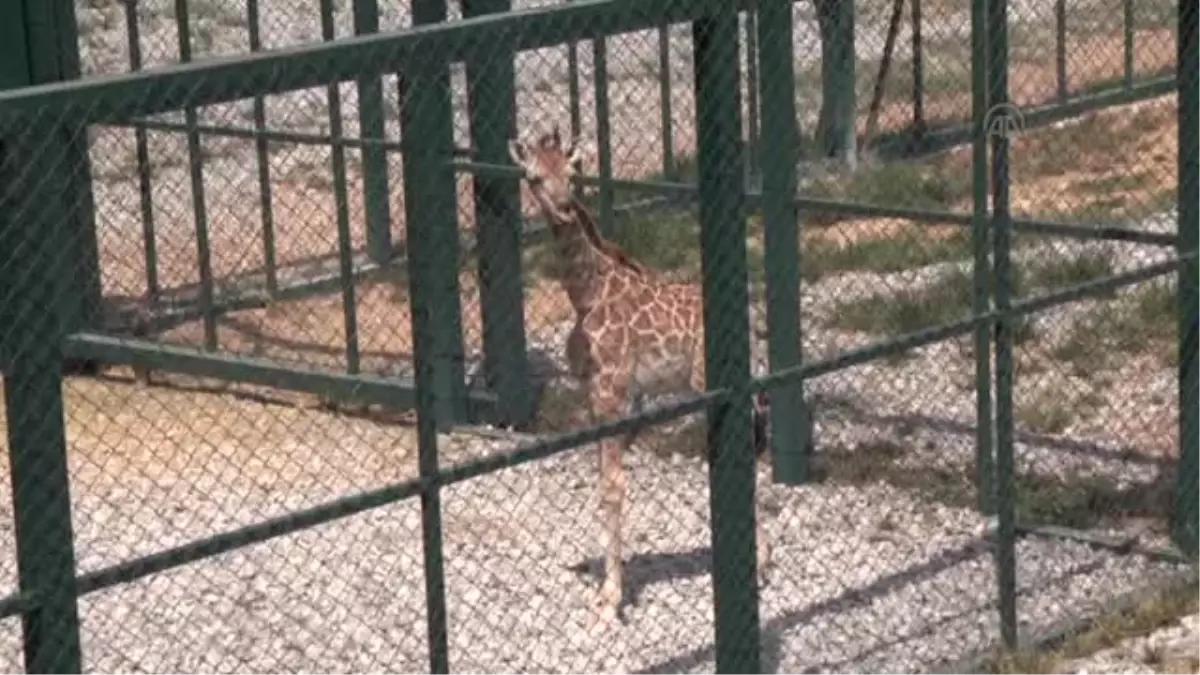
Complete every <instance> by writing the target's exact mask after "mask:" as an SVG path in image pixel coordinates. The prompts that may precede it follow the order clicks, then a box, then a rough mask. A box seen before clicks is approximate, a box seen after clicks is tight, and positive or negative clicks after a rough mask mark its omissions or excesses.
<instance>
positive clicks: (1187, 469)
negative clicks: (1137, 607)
mask: <svg viewBox="0 0 1200 675" xmlns="http://www.w3.org/2000/svg"><path fill="white" fill-rule="evenodd" d="M1198 23H1200V9H1197V7H1196V3H1195V2H1180V3H1179V16H1178V32H1177V33H1176V36H1177V37H1176V38H1175V39H1176V49H1177V50H1178V54H1177V60H1176V67H1177V68H1178V73H1179V75H1178V77H1177V78H1176V82H1177V84H1178V88H1179V112H1178V115H1179V126H1178V131H1177V133H1178V134H1179V155H1178V164H1179V194H1178V204H1177V208H1178V214H1179V243H1178V251H1179V253H1180V254H1181V255H1182V254H1187V253H1192V254H1194V253H1195V252H1196V250H1197V249H1198V248H1200V203H1198V202H1197V200H1196V194H1197V193H1198V192H1200V159H1197V157H1196V128H1197V125H1200V93H1198V88H1200V87H1198V85H1197V79H1198V78H1200V67H1198V65H1197V58H1200V46H1198V43H1200V40H1198V32H1200V31H1198V29H1197V24H1198ZM1198 276H1200V265H1197V263H1196V259H1195V258H1192V259H1190V260H1188V261H1187V262H1184V263H1183V264H1182V265H1180V266H1179V277H1178V280H1177V285H1178V287H1179V473H1178V474H1177V477H1176V481H1177V484H1176V486H1175V503H1174V508H1173V509H1172V521H1171V539H1172V541H1173V542H1174V543H1175V545H1176V546H1178V547H1179V549H1180V550H1182V551H1184V552H1186V553H1187V554H1189V555H1191V556H1193V557H1195V556H1197V555H1200V544H1198V541H1200V537H1197V528H1198V527H1200V523H1198V522H1197V521H1198V520H1200V492H1198V491H1197V484H1196V483H1197V477H1196V476H1197V473H1200V451H1198V450H1197V445H1198V444H1200V429H1198V420H1197V409H1196V406H1197V401H1200V386H1198V385H1197V382H1198V381H1200V378H1198V377H1197V372H1196V371H1197V369H1196V351H1197V335H1196V333H1197V320H1198V317H1197V314H1198V306H1200V290H1198V288H1197V283H1198V280H1197V277H1198Z"/></svg>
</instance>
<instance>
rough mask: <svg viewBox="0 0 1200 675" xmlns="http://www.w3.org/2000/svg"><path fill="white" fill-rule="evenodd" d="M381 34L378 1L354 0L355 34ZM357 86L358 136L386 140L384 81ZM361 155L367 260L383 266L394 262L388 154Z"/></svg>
mask: <svg viewBox="0 0 1200 675" xmlns="http://www.w3.org/2000/svg"><path fill="white" fill-rule="evenodd" d="M378 32H379V5H378V4H377V2H376V0H354V34H355V35H369V34H371V33H378ZM357 85H358V135H359V136H360V137H362V138H383V137H384V134H385V132H384V119H383V81H382V80H381V79H380V78H378V77H375V78H365V79H360V80H358V82H357ZM360 152H361V153H362V171H363V175H362V179H363V217H364V219H365V224H366V232H367V234H366V236H367V257H368V258H370V259H371V260H372V261H373V262H375V263H379V264H383V263H386V262H388V261H389V260H391V259H392V214H391V209H390V207H389V205H388V162H387V151H386V150H384V148H382V147H379V146H377V145H369V146H366V147H364V148H362V149H361V150H360Z"/></svg>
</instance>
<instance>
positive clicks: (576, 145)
mask: <svg viewBox="0 0 1200 675" xmlns="http://www.w3.org/2000/svg"><path fill="white" fill-rule="evenodd" d="M588 150H589V149H588V147H587V146H586V145H585V144H584V142H583V141H581V140H579V138H578V137H576V138H572V139H571V142H570V144H568V145H567V147H566V149H565V150H564V151H563V152H564V153H565V154H566V156H567V162H568V163H569V164H571V165H577V164H581V163H583V161H584V160H585V159H587V155H588V154H589V152H588Z"/></svg>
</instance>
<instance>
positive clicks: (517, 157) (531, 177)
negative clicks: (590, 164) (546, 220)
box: [508, 125, 583, 219]
mask: <svg viewBox="0 0 1200 675" xmlns="http://www.w3.org/2000/svg"><path fill="white" fill-rule="evenodd" d="M508 152H509V155H511V156H512V160H513V162H515V163H516V165H517V166H518V167H520V168H521V174H522V175H521V177H522V178H524V179H525V183H526V184H527V185H528V186H529V191H530V192H531V193H532V194H533V196H534V198H535V199H537V201H538V204H539V205H540V206H541V207H542V209H544V210H545V211H546V212H547V213H548V214H550V215H551V216H554V217H556V218H559V219H567V218H568V217H569V216H568V213H569V210H570V208H571V204H572V203H573V202H574V195H573V194H572V193H571V179H572V178H574V177H575V174H576V173H577V169H576V166H577V164H578V162H579V161H580V160H582V158H583V157H582V155H583V153H582V148H581V147H580V144H579V142H578V140H575V139H572V140H571V141H569V142H568V143H566V144H564V143H563V140H562V136H561V135H560V134H559V131H558V125H555V126H554V128H553V129H552V130H551V131H550V133H548V134H543V135H542V136H541V138H539V139H537V141H536V142H535V143H533V144H526V143H524V142H522V141H519V140H510V141H509V142H508Z"/></svg>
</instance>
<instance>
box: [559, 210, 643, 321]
mask: <svg viewBox="0 0 1200 675" xmlns="http://www.w3.org/2000/svg"><path fill="white" fill-rule="evenodd" d="M550 215H551V218H550V226H551V231H552V232H553V234H554V240H555V245H556V246H557V248H558V255H559V256H560V258H561V260H562V261H563V263H564V266H565V269H564V273H565V276H564V278H563V280H562V284H563V287H564V290H565V291H566V293H567V297H569V298H570V300H571V305H572V306H573V307H574V308H575V310H576V312H579V313H582V312H586V311H587V310H589V309H591V308H592V307H593V306H595V305H596V303H597V302H598V301H599V300H600V299H601V297H603V296H604V295H605V294H606V293H610V292H614V291H616V290H617V289H618V288H624V287H625V286H627V285H628V283H627V282H629V281H632V280H633V279H634V278H640V277H642V276H644V274H645V268H643V267H642V266H641V265H639V264H638V263H636V262H634V261H633V260H631V259H630V258H629V257H628V255H626V254H625V252H624V251H622V250H621V249H620V247H618V246H617V245H616V244H614V243H613V242H610V241H607V240H606V239H604V238H603V237H602V236H601V235H600V231H599V228H598V227H597V225H596V221H595V219H594V218H593V217H592V215H591V213H589V212H588V210H587V208H585V207H584V206H583V204H581V203H579V201H578V200H575V201H573V202H572V203H571V205H570V206H569V207H568V208H567V209H564V210H562V211H561V212H559V213H558V214H550ZM620 281H624V282H626V283H616V282H620Z"/></svg>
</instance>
